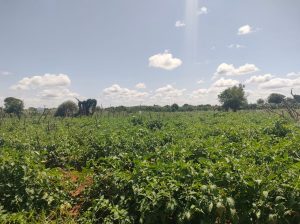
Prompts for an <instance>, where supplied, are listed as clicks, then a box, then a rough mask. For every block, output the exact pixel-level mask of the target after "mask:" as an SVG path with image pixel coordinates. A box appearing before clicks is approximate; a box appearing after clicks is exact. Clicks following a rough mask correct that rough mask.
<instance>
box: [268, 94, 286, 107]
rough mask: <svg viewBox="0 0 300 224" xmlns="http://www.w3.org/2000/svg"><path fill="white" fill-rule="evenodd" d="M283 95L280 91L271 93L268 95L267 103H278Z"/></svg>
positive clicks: (281, 100) (283, 97)
mask: <svg viewBox="0 0 300 224" xmlns="http://www.w3.org/2000/svg"><path fill="white" fill-rule="evenodd" d="M284 99H285V95H282V94H280V93H271V94H270V95H269V97H268V103H273V104H280V103H282V102H283V101H284Z"/></svg>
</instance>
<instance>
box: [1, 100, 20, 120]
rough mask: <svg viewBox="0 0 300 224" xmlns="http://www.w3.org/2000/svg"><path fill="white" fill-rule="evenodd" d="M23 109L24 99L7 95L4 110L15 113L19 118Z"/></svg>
mask: <svg viewBox="0 0 300 224" xmlns="http://www.w3.org/2000/svg"><path fill="white" fill-rule="evenodd" d="M23 110H24V103H23V101H22V100H20V99H17V98H14V97H7V98H5V99H4V111H5V112H6V113H9V114H15V115H17V116H18V118H20V116H21V114H22V112H23Z"/></svg>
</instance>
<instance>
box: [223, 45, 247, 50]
mask: <svg viewBox="0 0 300 224" xmlns="http://www.w3.org/2000/svg"><path fill="white" fill-rule="evenodd" d="M227 47H228V48H236V49H240V48H246V46H244V45H241V44H230V45H228V46H227Z"/></svg>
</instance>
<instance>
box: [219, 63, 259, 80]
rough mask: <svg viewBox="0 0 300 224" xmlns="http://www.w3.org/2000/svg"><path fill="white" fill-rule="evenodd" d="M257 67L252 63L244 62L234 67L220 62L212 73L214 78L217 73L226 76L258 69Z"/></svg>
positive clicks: (248, 72)
mask: <svg viewBox="0 0 300 224" xmlns="http://www.w3.org/2000/svg"><path fill="white" fill-rule="evenodd" d="M258 70H259V68H257V67H256V65H254V64H245V65H242V66H240V67H238V68H235V67H234V65H233V64H227V63H222V64H220V65H219V66H218V68H217V71H216V73H215V75H214V78H215V77H217V76H219V75H226V76H238V75H246V74H250V73H253V72H256V71H258Z"/></svg>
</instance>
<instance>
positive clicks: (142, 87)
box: [135, 82, 146, 89]
mask: <svg viewBox="0 0 300 224" xmlns="http://www.w3.org/2000/svg"><path fill="white" fill-rule="evenodd" d="M135 88H137V89H146V85H145V83H142V82H140V83H138V84H136V85H135Z"/></svg>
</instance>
